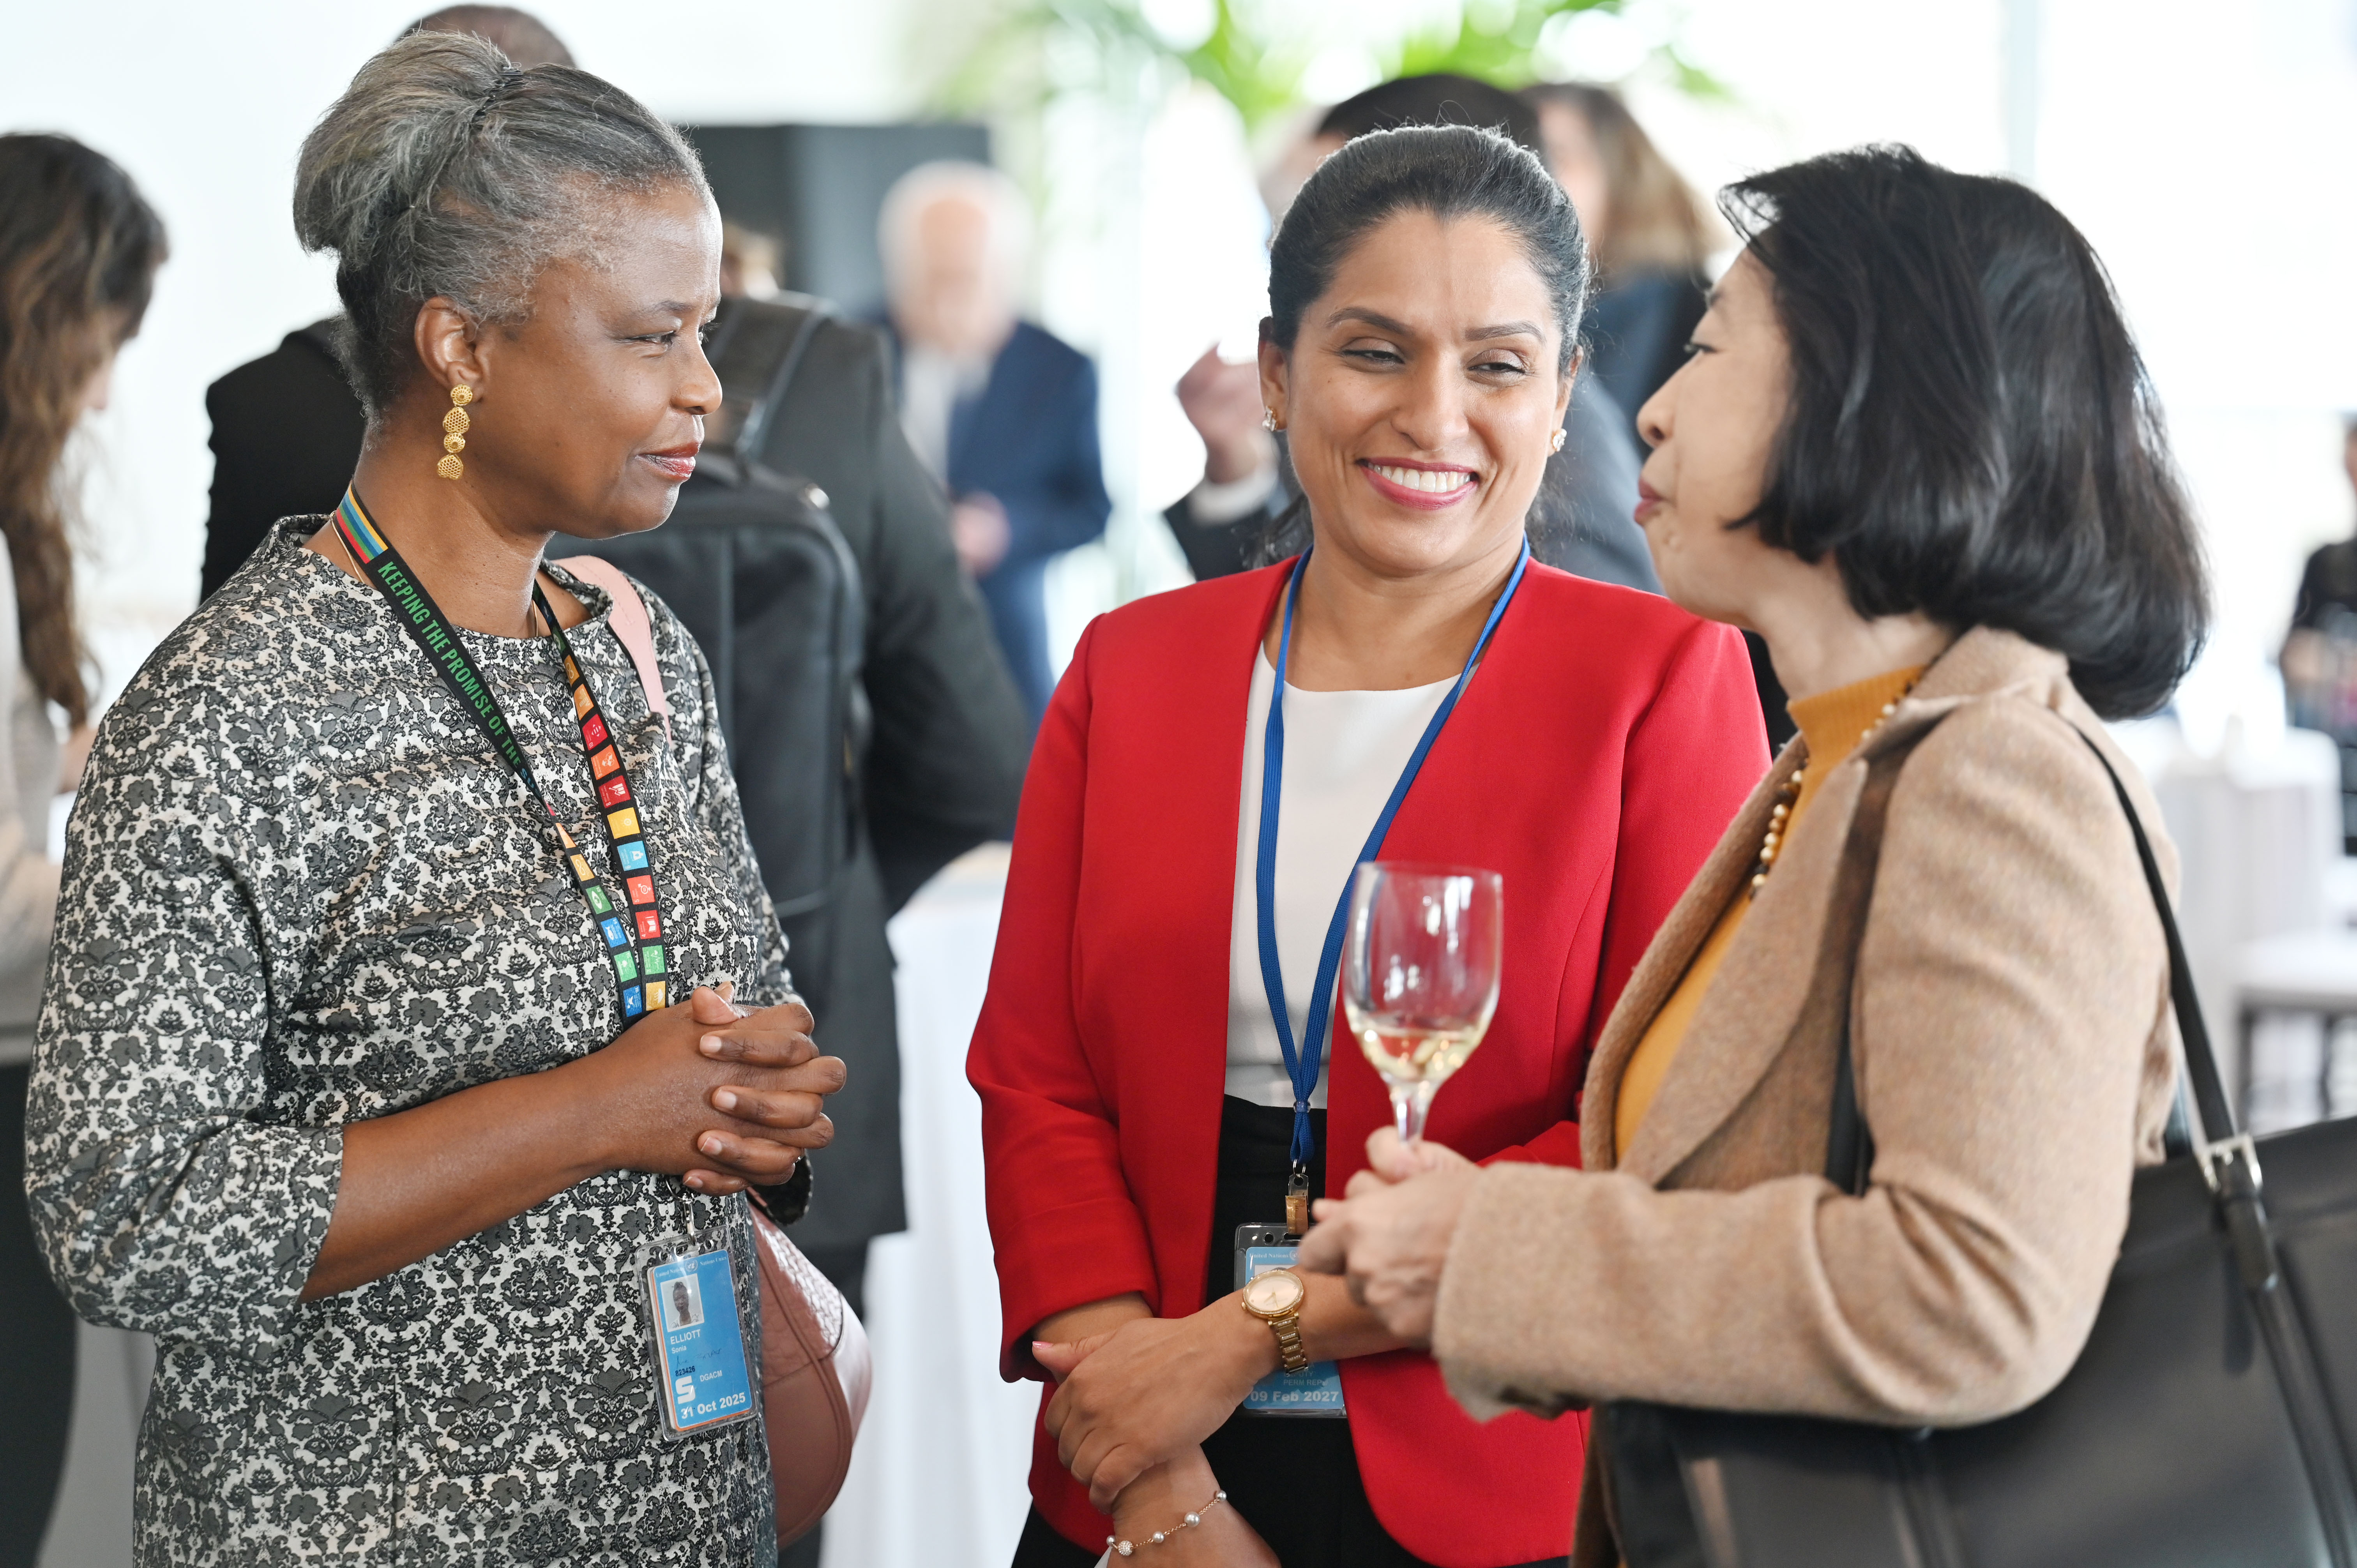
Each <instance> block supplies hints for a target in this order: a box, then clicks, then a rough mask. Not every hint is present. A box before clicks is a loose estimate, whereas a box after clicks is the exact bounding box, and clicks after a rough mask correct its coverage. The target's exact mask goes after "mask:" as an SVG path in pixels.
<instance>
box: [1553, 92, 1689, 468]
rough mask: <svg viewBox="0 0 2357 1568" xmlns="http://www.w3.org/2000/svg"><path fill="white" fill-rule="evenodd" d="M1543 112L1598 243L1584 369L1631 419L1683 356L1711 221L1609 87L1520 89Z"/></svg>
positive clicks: (1559, 163) (1559, 178)
mask: <svg viewBox="0 0 2357 1568" xmlns="http://www.w3.org/2000/svg"><path fill="white" fill-rule="evenodd" d="M1523 97H1524V98H1525V99H1526V100H1528V101H1529V102H1530V103H1531V104H1532V106H1533V107H1534V108H1535V109H1537V111H1538V115H1539V136H1540V139H1541V140H1542V141H1543V142H1544V145H1545V146H1546V157H1547V163H1548V166H1550V167H1551V168H1552V169H1553V170H1554V173H1555V180H1556V182H1557V183H1559V184H1560V185H1561V186H1562V187H1563V188H1564V193H1565V194H1566V195H1567V196H1569V197H1570V198H1571V204H1572V206H1573V207H1574V208H1575V209H1577V211H1578V213H1579V227H1580V230H1581V231H1582V232H1584V233H1586V234H1587V242H1588V245H1589V246H1590V247H1591V248H1592V249H1593V250H1594V251H1595V252H1596V284H1597V290H1596V303H1595V305H1594V306H1591V307H1590V314H1589V319H1588V324H1587V356H1588V358H1587V368H1588V370H1589V371H1590V373H1592V374H1593V375H1594V376H1595V377H1596V379H1597V380H1598V381H1602V382H1603V383H1604V387H1605V390H1606V391H1607V392H1610V393H1611V394H1612V401H1613V402H1615V403H1619V404H1620V406H1621V407H1622V408H1623V409H1626V410H1627V411H1628V413H1629V416H1630V419H1631V422H1632V425H1631V434H1632V435H1634V433H1635V432H1634V426H1633V421H1634V420H1635V418H1636V414H1637V411H1638V410H1639V409H1641V408H1642V407H1644V406H1645V400H1646V399H1648V398H1650V397H1652V395H1653V393H1654V392H1658V391H1660V390H1661V385H1662V383H1663V381H1668V380H1669V379H1670V377H1671V376H1673V375H1674V374H1675V373H1676V371H1677V368H1678V365H1679V363H1680V361H1682V360H1684V358H1685V351H1686V335H1687V334H1688V333H1690V332H1692V331H1693V330H1694V326H1695V322H1697V321H1700V320H1701V319H1702V313H1703V310H1704V308H1705V297H1704V296H1705V295H1706V294H1707V292H1708V291H1709V288H1710V278H1709V276H1708V274H1707V273H1706V270H1705V269H1706V265H1707V263H1708V262H1709V260H1710V252H1711V249H1712V246H1713V245H1714V244H1715V243H1716V242H1717V240H1718V239H1719V238H1720V232H1721V231H1720V229H1719V226H1718V223H1717V220H1715V219H1714V218H1713V217H1712V216H1711V211H1710V208H1709V206H1708V204H1706V202H1705V201H1704V200H1703V199H1702V197H1701V196H1700V194H1698V193H1697V192H1696V191H1695V188H1694V187H1692V186H1690V185H1688V184H1687V183H1686V182H1685V177H1684V176H1683V175H1681V174H1679V173H1678V171H1677V170H1676V169H1674V168H1673V167H1671V166H1670V161H1669V160H1668V159H1667V158H1665V157H1663V156H1662V155H1661V151H1660V149H1658V148H1656V147H1655V146H1654V145H1653V142H1652V137H1650V136H1648V135H1646V134H1645V130H1644V127H1643V126H1641V125H1640V124H1637V121H1636V117H1635V116H1633V115H1631V113H1629V106H1628V105H1627V104H1626V103H1623V102H1621V101H1620V94H1619V93H1617V92H1615V91H1612V90H1611V89H1610V88H1609V87H1591V86H1588V85H1587V83H1585V82H1577V81H1551V82H1542V83H1541V84H1539V85H1538V86H1536V87H1533V88H1530V89H1528V90H1526V91H1524V93H1523Z"/></svg>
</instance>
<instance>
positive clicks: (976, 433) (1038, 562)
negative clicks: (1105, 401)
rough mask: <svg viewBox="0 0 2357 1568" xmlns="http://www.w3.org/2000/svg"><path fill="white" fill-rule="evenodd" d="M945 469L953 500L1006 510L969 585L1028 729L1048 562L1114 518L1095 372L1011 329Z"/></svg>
mask: <svg viewBox="0 0 2357 1568" xmlns="http://www.w3.org/2000/svg"><path fill="white" fill-rule="evenodd" d="M949 467H950V471H949V487H950V493H951V494H952V496H967V495H972V494H974V493H975V492H976V491H982V492H985V493H987V494H989V495H992V496H995V497H996V498H997V499H998V503H999V504H1000V505H1001V506H1003V507H1005V508H1006V521H1007V525H1008V528H1009V529H1010V530H1011V532H1012V533H1013V538H1012V540H1011V541H1010V542H1008V545H1007V549H1006V559H1005V560H1004V561H1001V562H1000V563H999V564H998V566H997V568H996V570H995V571H993V572H992V573H991V574H990V575H988V576H986V577H985V578H983V579H982V580H981V582H980V583H979V584H978V586H979V587H980V588H981V589H982V596H983V599H984V602H985V603H986V604H987V605H988V606H989V607H990V618H991V624H992V625H993V627H994V628H996V630H997V633H998V642H999V646H1000V647H1001V648H1003V649H1004V650H1006V662H1007V666H1008V668H1010V669H1011V670H1012V671H1014V673H1015V683H1016V685H1017V687H1019V688H1020V689H1021V691H1022V693H1023V700H1024V701H1025V702H1026V703H1028V704H1029V706H1030V709H1031V722H1032V724H1033V725H1034V726H1037V725H1038V724H1039V715H1040V714H1043V713H1045V712H1047V709H1048V699H1049V696H1050V695H1052V694H1053V693H1054V691H1055V685H1056V681H1055V673H1054V671H1053V670H1052V669H1051V668H1050V667H1049V660H1048V617H1047V606H1046V601H1045V598H1044V596H1043V594H1042V585H1043V581H1044V579H1045V576H1046V574H1047V570H1048V562H1049V559H1050V558H1051V557H1053V556H1055V555H1057V554H1060V553H1062V552H1064V551H1067V550H1071V549H1072V548H1074V547H1076V546H1078V545H1082V544H1086V543H1088V542H1091V541H1092V540H1095V539H1099V538H1102V537H1103V534H1104V530H1105V519H1106V518H1107V517H1108V516H1110V515H1111V514H1112V511H1113V499H1112V498H1111V497H1110V496H1108V495H1106V494H1105V486H1104V467H1103V463H1102V461H1101V460H1100V459H1099V456H1098V452H1097V373H1096V368H1095V367H1094V366H1093V365H1092V364H1090V363H1089V361H1088V360H1087V359H1086V358H1085V357H1084V356H1082V354H1081V353H1080V352H1079V351H1078V350H1076V349H1072V348H1071V347H1070V346H1069V345H1067V344H1065V343H1064V342H1062V341H1061V340H1060V339H1058V338H1055V337H1054V336H1052V335H1051V334H1049V333H1047V332H1044V331H1042V330H1041V329H1040V328H1037V327H1034V326H1032V325H1030V324H1029V323H1028V322H1023V323H1018V324H1017V327H1016V328H1015V336H1013V337H1012V338H1008V339H1007V340H1006V347H1005V348H1003V349H999V351H998V358H997V359H996V360H993V361H992V363H991V367H990V381H989V383H988V384H987V385H986V386H985V387H984V388H983V392H982V395H981V396H980V397H978V398H976V399H974V401H972V402H971V403H961V404H960V405H959V406H958V408H957V410H956V411H955V413H953V414H952V416H951V419H950V449H949Z"/></svg>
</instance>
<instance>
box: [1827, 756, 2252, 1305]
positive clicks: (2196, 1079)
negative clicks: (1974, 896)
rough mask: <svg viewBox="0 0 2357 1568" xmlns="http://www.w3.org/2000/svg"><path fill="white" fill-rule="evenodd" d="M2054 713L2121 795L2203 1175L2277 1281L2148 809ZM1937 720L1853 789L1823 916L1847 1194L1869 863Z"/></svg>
mask: <svg viewBox="0 0 2357 1568" xmlns="http://www.w3.org/2000/svg"><path fill="white" fill-rule="evenodd" d="M2055 716H2056V718H2057V720H2058V721H2059V722H2061V723H2062V724H2066V725H2070V727H2071V733H2072V734H2073V735H2075V736H2078V737H2079V740H2080V742H2081V743H2082V744H2083V745H2084V746H2086V748H2087V750H2088V751H2089V752H2090V753H2092V754H2093V757H2094V758H2095V761H2096V763H2097V765H2098V766H2100V767H2101V768H2103V770H2104V778H2106V779H2110V780H2111V784H2112V793H2113V794H2114V795H2115V797H2117V799H2118V800H2119V803H2120V811H2122V813H2123V814H2125V815H2126V818H2127V822H2128V832H2129V834H2130V835H2131V836H2132V837H2133V838H2134V839H2135V840H2136V860H2137V863H2138V864H2139V865H2142V866H2143V867H2144V879H2145V886H2146V887H2147V889H2148V890H2149V891H2150V893H2151V895H2152V906H2153V911H2154V913H2156V914H2158V916H2159V917H2160V930H2161V936H2162V939H2163V940H2164V941H2165V942H2166V943H2167V945H2168V949H2169V1003H2170V1005H2171V1007H2172V1008H2173V1009H2174V1011H2175V1013H2176V1015H2177V1033H2178V1037H2179V1040H2180V1041H2181V1042H2182V1044H2183V1047H2184V1058H2185V1077H2186V1080H2187V1082H2188V1083H2189V1084H2190V1087H2191V1089H2192V1091H2193V1103H2194V1108H2195V1110H2196V1112H2198V1113H2199V1118H2200V1121H2201V1132H2200V1135H2199V1137H2198V1138H2197V1139H2196V1140H2195V1150H2194V1152H2195V1154H2196V1155H2198V1156H2199V1158H2200V1160H2201V1174H2202V1176H2203V1178H2204V1179H2205V1180H2206V1181H2208V1182H2209V1184H2210V1187H2211V1189H2212V1191H2213V1192H2215V1193H2216V1194H2217V1195H2218V1197H2219V1199H2220V1202H2221V1204H2222V1208H2223V1209H2224V1212H2225V1216H2226V1219H2227V1228H2228V1230H2229V1232H2230V1233H2231V1234H2232V1235H2233V1240H2234V1251H2235V1261H2236V1263H2237V1265H2238V1267H2239V1269H2240V1272H2241V1273H2242V1275H2243V1279H2244V1283H2245V1284H2246V1285H2248V1286H2249V1287H2250V1288H2252V1289H2254V1290H2266V1289H2268V1288H2270V1287H2271V1286H2272V1285H2273V1284H2274V1283H2275V1279H2276V1270H2277V1267H2278V1260H2277V1258H2276V1249H2275V1242H2274V1239H2273V1237H2272V1236H2271V1235H2270V1234H2269V1231H2268V1228H2267V1223H2266V1210H2265V1208H2263V1207H2262V1206H2261V1205H2260V1203H2259V1200H2258V1195H2259V1188H2260V1185H2261V1179H2262V1178H2261V1174H2260V1170H2259V1158H2258V1150H2257V1148H2256V1147H2255V1145H2254V1144H2253V1143H2252V1141H2251V1138H2250V1135H2249V1134H2248V1133H2244V1131H2243V1130H2242V1127H2241V1125H2240V1123H2239V1122H2237V1121H2236V1119H2235V1116H2234V1106H2233V1100H2232V1099H2231V1098H2230V1097H2229V1096H2228V1095H2227V1093H2226V1080H2225V1076H2224V1075H2223V1074H2222V1073H2221V1072H2220V1071H2219V1070H2218V1057H2217V1053H2216V1051H2215V1050H2214V1049H2212V1047H2211V1044H2210V1030H2209V1027H2208V1026H2207V1025H2206V1024H2205V1023H2204V1022H2203V1021H2202V1016H2201V998H2200V997H2199V996H2197V995H2196V994H2195V993H2194V990H2193V969H2192V966H2191V965H2190V964H2189V963H2187V962H2186V960H2185V940H2184V938H2183V937H2182V936H2180V935H2179V932H2178V929H2177V911H2176V909H2175V908H2174V907H2173V906H2172V905H2171V903H2170V901H2169V886H2168V884H2167V883H2166V882H2164V881H2163V880H2162V879H2161V875H2160V862H2159V859H2158V857H2157V856H2156V855H2155V854H2153V850H2152V838H2151V835H2150V834H2148V833H2147V832H2145V826H2144V819H2143V817H2142V816H2141V815H2139V814H2138V813H2137V811H2136V802H2135V801H2134V800H2131V799H2129V797H2128V789H2127V785H2126V783H2125V782H2124V781H2123V780H2122V779H2121V778H2120V774H2119V769H2117V768H2114V767H2113V766H2112V759H2111V758H2110V757H2106V756H2104V749H2103V747H2101V746H2097V745H2096V744H2095V742H2094V739H2093V736H2089V735H2088V734H2087V733H2086V732H2085V731H2084V730H2083V729H2081V728H2080V727H2079V726H2078V725H2072V724H2071V721H2069V720H2068V719H2064V718H2062V717H2061V715H2060V714H2057V715H2055ZM1938 724H1939V720H1937V719H1934V720H1933V721H1932V723H1931V724H1930V725H1925V726H1924V727H1923V728H1922V729H1921V730H1920V731H1918V732H1917V733H1916V734H1915V735H1914V736H1912V737H1910V740H1909V741H1908V742H1907V743H1906V744H1905V745H1904V746H1893V747H1892V748H1890V749H1889V751H1886V752H1884V753H1883V754H1882V755H1880V756H1878V757H1875V758H1874V759H1873V761H1872V763H1871V764H1870V765H1869V768H1868V771H1867V784H1866V789H1865V790H1864V792H1863V793H1862V794H1861V795H1860V796H1859V799H1858V807H1857V815H1856V816H1855V817H1854V818H1852V819H1851V824H1850V837H1849V841H1848V843H1846V845H1845V846H1844V849H1843V854H1842V865H1841V870H1840V872H1839V874H1838V879H1837V880H1836V882H1835V894H1834V899H1835V902H1834V908H1833V911H1832V914H1831V915H1830V916H1829V918H1828V919H1827V922H1826V931H1825V946H1824V948H1822V949H1820V950H1819V976H1818V982H1819V983H1820V984H1834V983H1838V984H1839V986H1840V987H1841V990H1840V992H1839V993H1838V994H1839V995H1841V996H1842V997H1845V998H1847V999H1848V1004H1846V1005H1845V1006H1844V1007H1843V1009H1842V1013H1841V1019H1842V1025H1841V1047H1840V1055H1839V1057H1838V1058H1837V1059H1836V1061H1835V1068H1834V1102H1833V1118H1832V1125H1831V1127H1830V1129H1829V1131H1828V1132H1827V1133H1826V1138H1825V1179H1826V1180H1828V1181H1830V1182H1832V1183H1833V1184H1834V1185H1835V1186H1836V1187H1840V1188H1841V1189H1842V1190H1843V1191H1844V1192H1846V1193H1848V1194H1850V1195H1851V1196H1852V1197H1857V1196H1858V1195H1860V1194H1862V1193H1864V1192H1865V1191H1866V1187H1867V1174H1868V1172H1869V1170H1870V1169H1871V1167H1872V1165H1873V1163H1874V1134H1873V1132H1872V1130H1871V1129H1870V1128H1869V1127H1868V1126H1867V1121H1866V1117H1865V1115H1864V1113H1863V1112H1862V1111H1861V1110H1860V1109H1859V1106H1858V1101H1857V1066H1856V1063H1855V1061H1854V1059H1853V1055H1852V1048H1851V1036H1852V1024H1853V1018H1854V1008H1855V985H1856V977H1857V947H1858V942H1859V940H1861V939H1862V938H1863V936H1864V934H1865V930H1866V917H1867V908H1868V906H1869V904H1870V903H1871V901H1872V898H1873V893H1874V874H1875V869H1876V866H1877V865H1878V862H1879V861H1880V859H1881V855H1882V828H1883V821H1884V818H1885V817H1886V815H1887V814H1888V812H1889V804H1890V792H1891V789H1893V788H1894V787H1895V786H1896V784H1897V783H1898V778H1899V768H1900V763H1902V762H1903V761H1904V760H1905V759H1906V757H1907V756H1908V754H1909V753H1910V752H1911V751H1912V750H1913V749H1914V747H1915V746H1918V745H1921V742H1922V740H1923V737H1924V736H1928V735H1930V734H1931V733H1932V729H1933V728H1934V727H1936V726H1937V725H1938Z"/></svg>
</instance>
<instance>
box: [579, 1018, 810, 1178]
mask: <svg viewBox="0 0 2357 1568" xmlns="http://www.w3.org/2000/svg"><path fill="white" fill-rule="evenodd" d="M811 1028H812V1019H811V1015H810V1009H809V1008H807V1007H805V1006H803V1005H802V1003H801V1002H799V1001H795V1000H789V1001H786V1002H784V1003H781V1004H779V1005H777V1006H774V1007H763V1008H758V1009H749V1010H748V1009H745V1008H740V1007H738V1006H737V1005H736V1004H735V1003H733V1002H732V1001H731V1000H730V999H729V997H728V996H727V995H726V994H725V993H723V992H720V991H715V990H713V989H711V988H710V987H708V986H699V987H697V988H696V990H695V992H694V994H693V995H691V996H690V997H689V998H688V1000H687V1002H686V1003H685V1004H683V1005H678V1006H673V1007H668V1008H665V1009H664V1010H663V1011H662V1012H660V1013H654V1014H650V1015H648V1016H646V1017H644V1018H641V1019H640V1020H639V1022H637V1023H636V1024H633V1025H632V1026H630V1028H628V1029H626V1030H624V1031H623V1032H622V1034H621V1036H620V1037H619V1038H618V1039H616V1040H615V1041H614V1043H613V1044H612V1045H610V1046H608V1047H606V1048H605V1049H604V1050H601V1051H597V1052H594V1053H593V1054H591V1055H590V1056H588V1057H586V1058H583V1059H582V1060H581V1061H580V1062H579V1063H577V1064H576V1066H577V1068H578V1069H580V1070H582V1071H584V1072H587V1073H588V1074H591V1075H592V1076H593V1077H594V1078H596V1079H597V1086H596V1090H595V1093H594V1103H595V1106H596V1110H595V1114H597V1115H598V1117H599V1118H600V1120H602V1121H603V1122H604V1123H605V1127H604V1129H603V1131H604V1133H605V1135H606V1136H607V1137H608V1139H610V1140H611V1146H609V1148H608V1152H607V1157H606V1161H605V1164H606V1165H607V1166H608V1168H609V1169H615V1170H642V1171H660V1172H662V1173H664V1174H666V1175H671V1176H679V1177H681V1178H682V1179H683V1180H684V1181H685V1182H686V1183H687V1185H688V1186H689V1187H694V1189H695V1190H696V1191H698V1192H702V1193H708V1194H713V1195H716V1196H717V1195H722V1194H726V1193H733V1192H741V1191H743V1190H744V1189H745V1188H746V1187H769V1186H774V1185H775V1184H777V1183H779V1182H781V1181H784V1180H785V1179H786V1178H787V1177H788V1176H791V1175H792V1174H793V1169H794V1162H795V1161H796V1160H798V1159H800V1158H801V1157H802V1150H804V1149H819V1148H824V1147H825V1146H826V1145H827V1144H828V1143H830V1142H831V1141H833V1139H834V1122H831V1121H830V1120H828V1118H827V1115H826V1112H825V1110H824V1105H825V1098H826V1096H828V1095H830V1094H833V1093H834V1091H835V1090H839V1089H841V1088H842V1087H843V1082H844V1066H843V1063H842V1061H841V1060H840V1059H839V1058H834V1057H823V1056H821V1055H819V1052H818V1046H817V1044H816V1043H815V1042H814V1041H813V1040H812V1038H811V1036H810V1031H811Z"/></svg>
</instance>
